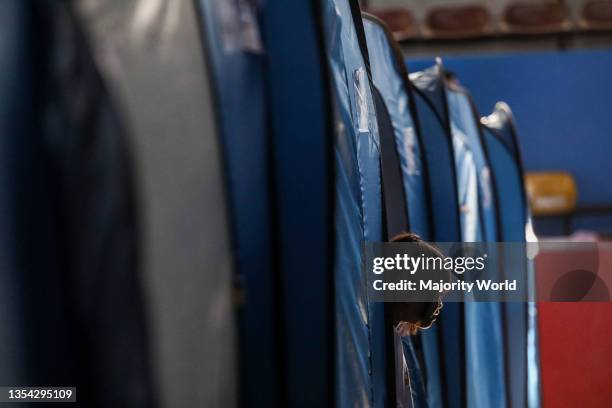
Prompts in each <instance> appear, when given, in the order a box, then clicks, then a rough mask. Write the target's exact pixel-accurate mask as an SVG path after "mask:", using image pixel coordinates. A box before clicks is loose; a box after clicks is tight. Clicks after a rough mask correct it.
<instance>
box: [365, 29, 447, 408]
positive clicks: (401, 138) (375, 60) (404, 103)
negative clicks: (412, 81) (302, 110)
mask: <svg viewBox="0 0 612 408" xmlns="http://www.w3.org/2000/svg"><path fill="white" fill-rule="evenodd" d="M363 24H364V29H365V34H366V40H367V44H368V52H369V54H370V67H371V72H372V81H373V83H374V86H376V88H377V89H378V91H379V92H380V94H381V96H382V98H383V100H384V102H385V105H386V108H387V111H388V112H389V116H390V119H391V124H392V126H393V131H394V135H395V143H396V148H397V152H398V156H399V160H400V166H401V170H402V179H403V182H404V192H405V195H406V204H407V216H408V226H409V230H410V231H411V232H414V233H417V234H418V235H419V236H421V237H422V238H423V239H426V240H427V239H429V222H428V221H429V218H428V212H429V208H428V200H427V191H426V187H425V177H424V173H425V170H424V164H423V163H422V154H423V152H422V149H421V146H420V140H419V137H418V134H417V131H418V130H417V129H416V128H415V124H414V121H413V118H412V112H411V106H410V104H411V103H413V102H412V101H411V100H410V98H411V96H410V95H409V94H408V90H407V89H406V84H405V82H404V79H402V77H401V75H402V73H401V72H400V71H399V69H398V66H397V64H398V63H400V64H403V61H401V60H400V61H398V60H397V57H396V55H395V54H394V52H393V49H392V48H391V47H392V45H391V44H390V39H389V38H388V36H387V33H386V32H385V31H384V28H383V27H382V26H381V23H379V22H378V21H377V20H374V19H372V18H371V17H364V19H363ZM402 340H403V342H404V350H403V352H404V358H405V360H406V362H407V364H408V367H409V374H410V379H411V392H412V399H413V402H414V406H415V407H427V395H426V392H425V387H424V381H423V378H422V377H423V373H422V371H421V367H420V363H419V361H418V359H417V354H416V353H415V351H414V345H413V344H412V341H413V339H411V338H410V337H409V336H406V337H404V338H403V339H402ZM396 352H397V350H396ZM436 374H437V372H434V373H433V376H432V381H431V385H432V386H434V384H439V382H438V381H436ZM432 394H433V395H439V394H440V390H439V389H438V390H436V391H434V392H433V393H432Z"/></svg>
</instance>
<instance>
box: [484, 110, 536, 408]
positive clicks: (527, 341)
mask: <svg viewBox="0 0 612 408" xmlns="http://www.w3.org/2000/svg"><path fill="white" fill-rule="evenodd" d="M483 124H484V126H483V128H484V133H483V139H484V141H485V144H486V146H487V150H488V152H489V155H490V157H491V170H492V171H493V174H494V175H495V178H496V180H497V181H498V182H497V183H496V189H497V194H498V197H499V209H500V222H501V227H502V239H503V241H508V242H525V239H526V231H527V230H528V224H529V208H528V205H527V199H526V194H525V188H524V185H523V168H522V160H521V152H520V149H519V146H518V141H517V135H516V130H515V129H516V127H515V125H514V121H513V117H512V112H511V111H510V108H509V107H508V105H507V104H505V103H503V102H500V103H498V104H497V105H496V106H495V110H494V112H493V113H492V114H491V115H489V116H488V117H485V118H483ZM512 267H513V265H509V264H508V263H505V264H504V269H505V270H507V269H509V268H512ZM528 267H532V265H528ZM528 270H529V271H532V269H528ZM530 280H533V277H532V276H531V277H530ZM530 283H532V282H530ZM504 313H505V325H506V331H505V334H506V339H507V340H506V341H507V347H508V349H509V350H511V356H512V358H510V359H509V360H508V361H507V364H508V374H509V378H508V387H509V395H510V398H509V402H510V406H511V407H517V408H518V407H523V406H526V407H537V406H539V399H540V398H539V385H538V384H539V370H538V364H537V346H536V344H535V342H534V341H533V340H534V339H535V338H536V337H537V333H536V325H535V321H534V320H535V304H534V303H520V302H509V303H506V304H504Z"/></svg>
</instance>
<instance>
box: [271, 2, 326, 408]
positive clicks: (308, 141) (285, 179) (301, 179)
mask: <svg viewBox="0 0 612 408" xmlns="http://www.w3.org/2000/svg"><path fill="white" fill-rule="evenodd" d="M317 14H318V13H317V12H316V10H315V8H314V7H313V5H312V2H311V1H310V0H293V1H286V0H267V1H266V2H264V3H263V7H262V9H261V15H262V25H261V27H262V37H263V38H262V39H263V41H264V44H265V49H266V60H267V64H266V75H267V84H268V89H269V93H268V95H269V109H270V118H271V130H272V139H273V142H272V156H273V160H274V174H275V177H274V183H275V188H274V194H275V209H276V211H275V216H276V220H277V221H276V223H275V224H276V225H277V230H276V232H277V234H278V237H277V240H276V242H277V252H276V254H277V256H278V257H279V258H280V259H279V264H280V265H279V266H280V268H281V275H282V276H281V278H280V281H281V282H282V288H281V291H282V296H283V298H282V300H281V302H282V304H283V316H282V319H283V321H282V327H283V331H284V333H285V334H284V335H283V338H282V340H281V341H283V342H284V348H283V349H284V351H285V355H284V357H283V359H282V360H283V361H284V365H283V369H284V370H285V371H284V375H283V376H282V377H281V387H283V388H284V389H285V392H286V395H287V397H286V398H287V401H286V404H288V405H289V406H291V407H308V408H309V407H314V406H323V405H327V404H331V403H332V402H333V401H332V396H333V387H334V373H333V369H332V367H333V366H334V364H333V361H332V353H333V349H334V347H333V345H334V330H333V324H334V314H333V310H334V305H333V296H332V295H333V292H332V291H333V260H332V248H333V242H332V240H333V234H332V231H333V229H332V228H333V226H332V225H331V223H330V221H331V219H332V217H333V193H332V189H331V188H330V187H331V186H332V185H333V183H334V173H333V167H332V163H333V161H332V156H331V154H330V152H331V150H332V146H333V143H332V137H333V136H332V135H333V128H332V121H331V112H330V110H329V107H330V106H331V103H329V100H328V99H329V95H328V86H329V84H328V81H327V77H325V76H324V72H326V71H327V70H326V69H325V64H326V59H325V54H324V52H323V49H322V47H321V45H322V44H321V33H319V32H318V31H319V30H320V29H321V28H322V27H320V26H319V24H318V22H317V20H316V18H317V17H318V15H317ZM287 16H291V18H287ZM296 26H299V27H300V29H299V30H296V29H295V27H296ZM296 233H297V236H298V237H299V239H296ZM305 254H306V255H305ZM310 255H312V256H310ZM305 277H307V279H305ZM305 389H307V390H308V391H307V392H304V390H305ZM281 406H283V404H281Z"/></svg>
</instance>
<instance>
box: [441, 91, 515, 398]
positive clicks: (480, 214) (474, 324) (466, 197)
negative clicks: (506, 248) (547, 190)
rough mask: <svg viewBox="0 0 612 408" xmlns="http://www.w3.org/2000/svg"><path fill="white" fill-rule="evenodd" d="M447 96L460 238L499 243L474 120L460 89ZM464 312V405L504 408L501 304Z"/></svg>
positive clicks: (485, 160)
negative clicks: (458, 209)
mask: <svg viewBox="0 0 612 408" xmlns="http://www.w3.org/2000/svg"><path fill="white" fill-rule="evenodd" d="M446 98H447V103H448V112H449V119H450V121H451V132H452V134H453V144H454V146H455V160H456V166H457V177H458V179H459V183H458V184H459V191H460V194H461V200H462V202H460V205H461V210H462V230H463V240H464V241H466V242H496V241H498V240H499V239H498V238H499V235H498V233H499V231H498V229H497V212H496V202H495V200H496V195H495V192H494V191H493V180H492V175H491V170H490V167H489V158H488V157H487V153H486V150H485V147H484V146H483V142H482V139H481V133H480V127H479V122H478V120H479V118H478V117H477V116H476V115H475V111H474V108H473V106H472V105H471V101H470V99H469V95H468V94H467V92H466V91H465V90H463V89H461V88H459V87H458V86H454V85H447V87H446ZM464 310H465V338H466V340H465V344H466V350H465V353H466V376H467V404H468V406H469V407H491V406H495V407H500V408H501V407H505V406H506V382H505V371H504V364H505V362H504V355H505V354H504V351H505V349H504V337H503V332H504V331H503V328H502V306H501V304H499V303H494V302H488V303H476V302H466V303H465V305H464Z"/></svg>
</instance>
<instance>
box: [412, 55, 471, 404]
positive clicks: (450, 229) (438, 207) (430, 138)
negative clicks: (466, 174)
mask: <svg viewBox="0 0 612 408" xmlns="http://www.w3.org/2000/svg"><path fill="white" fill-rule="evenodd" d="M410 79H411V81H412V83H413V85H414V90H415V94H414V95H415V102H416V107H417V112H418V117H419V122H420V127H421V134H422V137H423V146H422V147H423V150H424V152H425V157H426V161H425V162H426V164H427V169H428V175H429V179H430V186H429V189H430V194H431V196H430V197H431V212H432V219H433V223H432V230H431V240H432V241H437V242H458V241H461V223H460V211H459V201H458V199H459V197H458V193H457V192H458V187H457V178H456V169H455V155H454V152H453V143H452V139H451V136H450V126H449V122H448V119H447V117H446V110H447V108H446V105H445V101H444V92H443V90H442V84H441V82H440V80H439V73H438V67H437V66H435V67H433V68H431V69H429V70H425V71H421V72H416V73H413V74H411V76H410ZM462 316H463V307H462V305H461V304H457V303H451V304H445V305H444V312H443V313H442V314H441V315H440V318H439V319H438V322H436V324H434V326H433V327H432V328H431V329H429V330H427V331H425V332H423V333H422V340H423V354H424V357H425V366H426V372H427V394H428V403H429V406H430V407H461V406H463V401H464V394H463V393H464V385H463V384H464V382H463V381H464V378H465V375H464V373H465V372H464V365H465V362H464V355H465V354H464V350H463V348H464V346H463V344H464V339H463V334H462V330H463V328H462V327H463V324H462V321H463V317H462Z"/></svg>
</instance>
